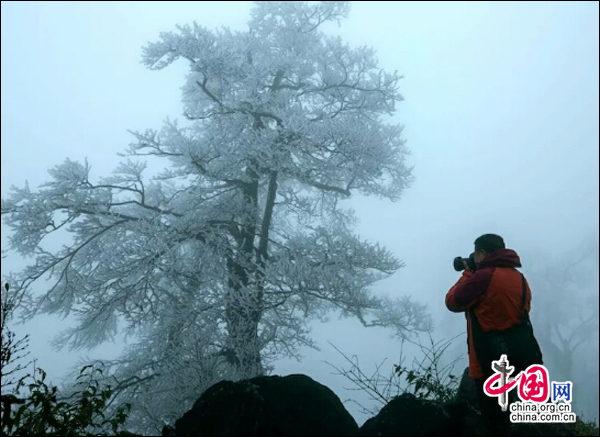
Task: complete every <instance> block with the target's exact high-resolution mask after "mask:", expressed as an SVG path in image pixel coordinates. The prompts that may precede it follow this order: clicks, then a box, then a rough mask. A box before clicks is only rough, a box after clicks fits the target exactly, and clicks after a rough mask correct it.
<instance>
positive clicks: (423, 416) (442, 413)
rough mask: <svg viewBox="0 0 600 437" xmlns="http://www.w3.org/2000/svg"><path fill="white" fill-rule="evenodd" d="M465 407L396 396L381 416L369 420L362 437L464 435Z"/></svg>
mask: <svg viewBox="0 0 600 437" xmlns="http://www.w3.org/2000/svg"><path fill="white" fill-rule="evenodd" d="M464 411H465V410H464V406H462V405H461V404H455V403H453V404H451V405H449V406H447V408H445V407H443V406H441V405H438V404H436V403H434V402H432V401H428V400H423V399H418V398H417V397H415V396H414V395H413V394H409V393H404V394H402V395H400V396H396V397H395V398H394V399H392V401H390V402H389V403H388V404H387V405H386V406H385V407H383V408H382V409H381V411H380V412H379V414H377V416H375V417H373V418H371V419H369V420H367V421H366V422H365V424H364V425H363V426H362V427H361V428H360V431H359V435H361V436H367V435H380V436H411V435H412V436H430V435H463V432H464V431H463V421H462V419H463V416H464Z"/></svg>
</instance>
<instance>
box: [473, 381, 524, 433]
mask: <svg viewBox="0 0 600 437" xmlns="http://www.w3.org/2000/svg"><path fill="white" fill-rule="evenodd" d="M484 382H485V381H484V380H482V379H476V380H475V384H476V386H477V397H478V401H479V411H481V418H482V420H483V423H484V426H485V429H486V435H497V436H504V435H510V408H508V409H507V410H506V411H502V408H501V407H500V405H499V404H498V398H497V397H490V396H488V395H486V394H485V393H484V392H483V383H484ZM514 390H515V389H513V390H511V391H510V392H509V401H512V400H514ZM509 407H510V405H509Z"/></svg>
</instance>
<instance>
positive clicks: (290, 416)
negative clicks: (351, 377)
mask: <svg viewBox="0 0 600 437" xmlns="http://www.w3.org/2000/svg"><path fill="white" fill-rule="evenodd" d="M357 431H358V425H357V424H356V422H355V420H354V418H353V417H352V416H351V415H350V413H348V411H346V409H345V408H344V405H343V404H342V402H341V401H340V399H339V398H338V397H337V396H336V394H335V393H334V392H333V391H331V390H330V389H329V388H327V387H326V386H324V385H322V384H319V383H318V382H316V381H314V380H313V379H311V378H309V377H308V376H305V375H288V376H284V377H280V376H259V377H257V378H252V379H249V380H244V381H240V382H231V381H221V382H219V383H217V384H215V385H213V386H212V387H210V388H209V389H208V390H206V391H205V392H204V394H202V396H201V397H200V398H199V399H198V400H197V401H196V403H195V404H194V406H193V407H192V409H191V410H190V411H188V412H187V413H185V414H184V415H183V417H181V418H180V419H179V420H178V421H177V422H176V423H175V435H178V436H225V435H228V436H236V435H237V436H241V435H244V436H292V435H305V436H327V435H340V436H350V435H356V433H357Z"/></svg>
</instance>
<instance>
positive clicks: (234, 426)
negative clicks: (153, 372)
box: [163, 370, 576, 436]
mask: <svg viewBox="0 0 600 437" xmlns="http://www.w3.org/2000/svg"><path fill="white" fill-rule="evenodd" d="M477 395H478V393H477V385H476V384H475V381H473V380H472V379H471V378H469V377H468V375H467V371H466V370H465V372H464V373H463V377H462V379H461V382H460V384H459V387H458V391H457V394H456V398H455V399H454V401H453V402H450V403H446V404H439V403H436V402H433V401H429V400H424V399H419V398H417V397H415V396H414V395H412V394H408V393H405V394H402V395H400V396H396V397H395V398H394V399H392V401H390V402H389V403H388V404H387V405H386V406H385V407H383V408H382V409H381V411H380V412H379V414H377V415H376V416H375V417H373V418H371V419H369V420H367V421H366V422H365V424H364V425H363V426H362V427H361V428H360V429H359V428H358V426H357V425H356V422H355V421H354V419H353V418H352V416H351V415H350V413H348V411H346V409H345V408H344V405H343V404H342V402H341V401H340V399H339V398H338V397H337V396H336V395H335V393H333V391H331V390H330V389H329V388H327V387H325V386H324V385H322V384H319V383H318V382H316V381H314V380H313V379H311V378H309V377H308V376H306V375H289V376H283V377H280V376H261V377H257V378H253V379H248V380H244V381H239V382H231V381H221V382H219V383H217V384H215V385H213V386H212V387H210V388H209V389H208V390H206V391H205V392H204V394H202V396H201V397H200V398H199V399H198V400H197V401H196V403H195V404H194V406H193V407H192V409H191V410H190V411H188V412H187V413H185V414H184V415H183V417H181V418H180V419H179V420H178V421H177V422H176V423H175V428H172V427H165V428H164V429H163V435H164V436H168V435H174V436H241V435H244V436H292V435H298V436H300V435H302V436H330V435H340V436H352V435H360V436H367V435H374V436H470V435H485V431H486V430H485V427H484V424H483V421H482V418H481V414H480V412H479V405H478V397H477ZM575 429H576V426H575V424H561V423H546V424H541V423H536V424H532V423H525V424H513V425H512V427H511V435H512V436H551V435H556V436H573V435H576V433H575ZM490 433H491V435H494V432H493V430H492V431H490Z"/></svg>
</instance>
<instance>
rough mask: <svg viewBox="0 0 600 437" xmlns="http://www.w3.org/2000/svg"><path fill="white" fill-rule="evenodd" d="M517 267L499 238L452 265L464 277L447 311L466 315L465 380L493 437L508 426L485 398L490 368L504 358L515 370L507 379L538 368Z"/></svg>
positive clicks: (478, 243) (526, 292) (483, 240)
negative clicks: (471, 382)
mask: <svg viewBox="0 0 600 437" xmlns="http://www.w3.org/2000/svg"><path fill="white" fill-rule="evenodd" d="M517 267H521V261H520V259H519V256H518V255H517V253H516V252H515V251H514V250H511V249H506V247H505V245H504V240H503V239H502V237H500V236H498V235H494V234H485V235H482V236H481V237H479V238H477V239H476V240H475V251H474V252H473V253H472V254H471V256H470V257H469V258H468V259H463V258H460V257H458V258H456V259H455V269H456V270H463V269H464V272H463V274H462V276H461V277H460V279H459V280H458V282H457V283H456V284H455V285H454V286H453V287H452V288H451V289H450V291H449V292H448V294H447V295H446V306H447V307H448V309H449V310H450V311H452V312H457V313H458V312H464V313H465V317H466V319H467V343H468V350H469V376H470V377H471V378H473V379H475V382H476V385H477V392H478V396H479V406H480V411H481V415H482V418H483V420H484V422H485V425H486V427H487V428H488V432H489V433H490V434H491V435H508V429H509V426H510V419H509V413H508V412H503V411H502V410H501V408H500V406H499V404H498V399H497V398H495V397H488V396H487V395H486V394H485V393H484V392H483V384H484V382H485V380H486V379H487V378H488V377H489V376H490V375H492V373H493V371H492V368H491V362H492V361H493V360H498V359H499V358H500V355H501V354H503V353H504V354H506V355H507V357H508V361H509V364H510V366H512V367H514V368H515V369H514V372H513V373H512V375H511V376H516V375H517V374H518V372H520V371H521V370H525V369H526V368H527V367H528V366H529V365H531V364H542V355H541V351H540V349H539V346H538V344H537V341H536V340H535V337H534V336H533V329H532V327H531V323H530V321H529V310H530V302H531V290H530V289H529V286H528V285H527V281H526V280H525V278H524V277H523V275H522V274H521V273H520V272H519V271H518V270H517V269H516V268H517ZM511 394H512V392H511Z"/></svg>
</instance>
